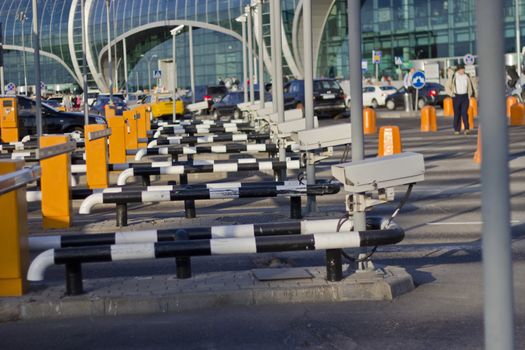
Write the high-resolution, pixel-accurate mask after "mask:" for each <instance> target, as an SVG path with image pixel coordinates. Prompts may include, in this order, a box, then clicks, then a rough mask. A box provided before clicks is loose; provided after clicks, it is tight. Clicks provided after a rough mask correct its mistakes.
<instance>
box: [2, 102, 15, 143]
mask: <svg viewBox="0 0 525 350" xmlns="http://www.w3.org/2000/svg"><path fill="white" fill-rule="evenodd" d="M0 105H1V108H0V127H1V128H2V142H6V143H7V142H17V141H18V140H19V133H18V102H17V99H16V97H2V98H1V99H0Z"/></svg>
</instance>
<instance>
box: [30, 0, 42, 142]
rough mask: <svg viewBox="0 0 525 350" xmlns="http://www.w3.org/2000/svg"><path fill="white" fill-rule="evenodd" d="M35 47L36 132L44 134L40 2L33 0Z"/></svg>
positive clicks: (40, 134) (39, 134)
mask: <svg viewBox="0 0 525 350" xmlns="http://www.w3.org/2000/svg"><path fill="white" fill-rule="evenodd" d="M32 5H33V49H34V51H35V54H34V57H35V59H34V60H35V93H36V101H35V102H36V134H37V137H40V136H42V91H41V90H42V89H41V87H40V84H41V83H40V82H41V79H40V34H39V31H38V30H39V28H40V27H39V24H38V2H37V0H33V2H32Z"/></svg>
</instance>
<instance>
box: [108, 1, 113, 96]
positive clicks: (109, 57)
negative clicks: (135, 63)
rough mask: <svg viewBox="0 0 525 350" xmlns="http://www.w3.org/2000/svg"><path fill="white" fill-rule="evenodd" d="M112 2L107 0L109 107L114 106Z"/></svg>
mask: <svg viewBox="0 0 525 350" xmlns="http://www.w3.org/2000/svg"><path fill="white" fill-rule="evenodd" d="M110 7H111V0H106V29H107V34H108V77H109V105H110V106H112V105H113V62H112V61H113V58H112V57H111V56H112V55H111V26H110V23H109V20H110V16H109V9H110Z"/></svg>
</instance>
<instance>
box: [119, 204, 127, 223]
mask: <svg viewBox="0 0 525 350" xmlns="http://www.w3.org/2000/svg"><path fill="white" fill-rule="evenodd" d="M124 226H128V205H127V204H126V203H117V227H124Z"/></svg>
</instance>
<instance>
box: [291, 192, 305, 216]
mask: <svg viewBox="0 0 525 350" xmlns="http://www.w3.org/2000/svg"><path fill="white" fill-rule="evenodd" d="M302 218H303V215H302V213H301V197H299V196H292V197H290V219H302Z"/></svg>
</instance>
